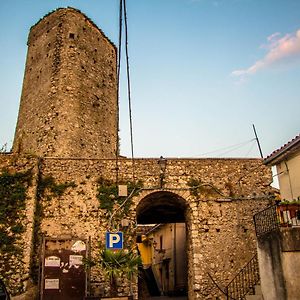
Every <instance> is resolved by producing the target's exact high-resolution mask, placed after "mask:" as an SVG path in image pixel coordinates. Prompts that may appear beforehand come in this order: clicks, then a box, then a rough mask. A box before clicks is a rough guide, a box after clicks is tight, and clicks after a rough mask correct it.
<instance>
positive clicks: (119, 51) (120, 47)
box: [115, 0, 123, 184]
mask: <svg viewBox="0 0 300 300" xmlns="http://www.w3.org/2000/svg"><path fill="white" fill-rule="evenodd" d="M122 8H123V5H122V0H120V9H119V49H118V57H117V108H119V101H120V69H121V50H122V24H123V21H122V16H123V11H122ZM119 146H120V145H119V109H117V126H116V153H115V155H116V183H117V184H118V181H119Z"/></svg>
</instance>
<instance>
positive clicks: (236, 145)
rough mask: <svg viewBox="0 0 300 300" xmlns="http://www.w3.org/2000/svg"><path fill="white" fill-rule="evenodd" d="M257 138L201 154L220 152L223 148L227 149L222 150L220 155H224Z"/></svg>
mask: <svg viewBox="0 0 300 300" xmlns="http://www.w3.org/2000/svg"><path fill="white" fill-rule="evenodd" d="M255 140H256V139H255V138H254V139H251V140H248V141H245V142H242V143H238V144H234V145H231V146H227V147H224V148H220V149H217V150H213V151H210V152H206V153H202V154H200V156H205V155H207V154H212V153H216V152H220V151H223V150H226V151H225V152H222V153H221V154H220V155H219V156H221V155H224V154H227V153H229V152H232V151H235V150H237V149H239V148H242V147H243V146H245V145H247V144H249V143H251V142H253V141H255Z"/></svg>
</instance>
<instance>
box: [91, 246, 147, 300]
mask: <svg viewBox="0 0 300 300" xmlns="http://www.w3.org/2000/svg"><path fill="white" fill-rule="evenodd" d="M141 263H142V262H141V258H140V256H139V255H138V254H136V253H134V252H133V251H125V250H119V251H112V250H108V249H104V250H101V251H100V253H99V257H98V259H97V261H95V265H97V266H99V267H100V268H101V269H102V271H103V274H104V276H105V278H107V280H108V281H109V284H110V298H108V299H122V297H117V296H118V279H119V278H120V277H124V276H125V277H126V278H127V279H128V280H129V282H130V296H129V297H125V299H126V298H127V299H130V298H132V296H133V291H132V281H133V279H134V277H135V276H136V275H137V274H138V267H139V266H140V265H141Z"/></svg>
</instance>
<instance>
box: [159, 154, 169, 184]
mask: <svg viewBox="0 0 300 300" xmlns="http://www.w3.org/2000/svg"><path fill="white" fill-rule="evenodd" d="M158 164H159V167H160V170H159V181H160V182H159V183H160V188H161V189H162V188H163V186H164V179H165V175H166V168H167V159H166V158H164V157H162V156H161V157H160V158H159V161H158Z"/></svg>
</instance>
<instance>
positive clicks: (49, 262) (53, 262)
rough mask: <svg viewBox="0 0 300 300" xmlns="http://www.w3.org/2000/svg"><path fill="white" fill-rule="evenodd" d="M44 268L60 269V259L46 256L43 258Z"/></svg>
mask: <svg viewBox="0 0 300 300" xmlns="http://www.w3.org/2000/svg"><path fill="white" fill-rule="evenodd" d="M45 267H60V258H59V257H57V256H48V257H46V258H45Z"/></svg>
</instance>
